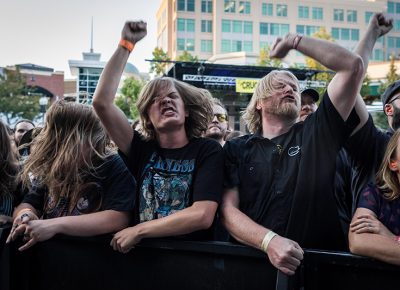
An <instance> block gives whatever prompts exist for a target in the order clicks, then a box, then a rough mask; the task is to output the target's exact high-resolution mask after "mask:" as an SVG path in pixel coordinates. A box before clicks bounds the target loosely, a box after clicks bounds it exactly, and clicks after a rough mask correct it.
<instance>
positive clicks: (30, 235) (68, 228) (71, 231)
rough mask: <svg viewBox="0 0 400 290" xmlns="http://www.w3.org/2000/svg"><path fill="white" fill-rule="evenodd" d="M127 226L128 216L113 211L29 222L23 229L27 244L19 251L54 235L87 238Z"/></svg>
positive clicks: (125, 213) (124, 213)
mask: <svg viewBox="0 0 400 290" xmlns="http://www.w3.org/2000/svg"><path fill="white" fill-rule="evenodd" d="M128 225H129V214H128V213H127V212H119V211H115V210H104V211H100V212H96V213H91V214H85V215H78V216H64V217H58V218H53V219H46V220H31V221H28V222H27V225H26V229H25V235H26V236H27V237H26V238H25V239H26V240H27V243H26V244H24V245H23V246H22V247H21V248H20V249H19V250H20V251H23V250H26V249H28V248H30V247H31V246H33V245H34V244H36V243H37V242H41V241H46V240H48V239H50V238H52V237H53V236H54V235H56V234H65V235H70V236H80V237H89V236H96V235H101V234H106V233H110V232H115V231H118V230H120V229H122V228H124V227H127V226H128Z"/></svg>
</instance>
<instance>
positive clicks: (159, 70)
mask: <svg viewBox="0 0 400 290" xmlns="http://www.w3.org/2000/svg"><path fill="white" fill-rule="evenodd" d="M152 60H153V61H152V62H151V63H150V72H151V73H152V72H154V73H155V74H156V75H163V74H165V68H166V67H167V64H168V62H167V61H169V60H171V59H170V58H169V57H168V55H167V53H166V52H164V50H163V49H162V48H160V47H156V48H154V50H153V59H152Z"/></svg>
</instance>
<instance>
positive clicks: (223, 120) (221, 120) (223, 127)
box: [205, 98, 228, 146]
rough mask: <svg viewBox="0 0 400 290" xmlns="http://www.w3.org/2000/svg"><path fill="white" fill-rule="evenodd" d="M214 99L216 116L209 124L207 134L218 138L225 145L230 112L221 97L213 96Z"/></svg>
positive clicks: (209, 136)
mask: <svg viewBox="0 0 400 290" xmlns="http://www.w3.org/2000/svg"><path fill="white" fill-rule="evenodd" d="M212 101H213V111H214V117H213V119H212V121H211V123H210V124H208V128H207V132H206V134H205V136H206V137H208V138H212V139H215V140H217V141H218V143H219V144H221V146H224V144H225V139H224V137H225V135H226V133H227V130H228V112H227V111H226V109H225V106H224V105H223V104H222V102H221V101H220V100H219V99H216V98H213V99H212Z"/></svg>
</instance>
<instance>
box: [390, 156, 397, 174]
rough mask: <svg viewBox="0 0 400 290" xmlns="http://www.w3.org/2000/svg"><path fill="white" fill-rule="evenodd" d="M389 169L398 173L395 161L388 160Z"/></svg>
mask: <svg viewBox="0 0 400 290" xmlns="http://www.w3.org/2000/svg"><path fill="white" fill-rule="evenodd" d="M389 169H390V170H392V171H398V166H397V161H396V160H393V159H392V160H390V163H389Z"/></svg>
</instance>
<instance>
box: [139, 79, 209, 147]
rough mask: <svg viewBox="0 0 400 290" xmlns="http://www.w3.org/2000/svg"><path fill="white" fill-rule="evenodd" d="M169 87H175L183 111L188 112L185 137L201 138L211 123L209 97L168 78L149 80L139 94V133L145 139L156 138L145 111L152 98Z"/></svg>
mask: <svg viewBox="0 0 400 290" xmlns="http://www.w3.org/2000/svg"><path fill="white" fill-rule="evenodd" d="M171 87H175V89H176V90H177V91H178V93H179V95H180V96H181V98H182V100H183V103H184V105H185V109H186V110H187V111H188V112H189V117H187V118H186V120H185V131H186V135H187V137H188V138H189V139H191V138H193V137H201V136H202V135H203V133H204V132H205V131H206V130H207V126H208V123H209V122H211V120H212V116H213V107H212V102H211V99H210V97H209V95H208V94H207V93H204V90H201V89H198V88H196V87H194V86H192V85H189V84H187V83H184V82H181V81H178V80H176V79H173V78H169V77H161V78H155V79H153V80H151V81H150V82H148V83H147V84H146V85H145V86H144V87H143V89H142V91H141V92H140V96H139V99H138V101H137V103H136V105H137V108H138V111H139V114H140V122H141V125H142V132H141V133H142V134H143V135H144V137H145V138H146V139H155V138H156V136H155V130H154V127H153V125H152V124H151V122H150V119H149V116H148V114H147V111H148V109H149V108H150V106H151V104H152V102H153V100H154V98H156V97H157V96H158V95H159V94H160V92H161V91H163V90H168V89H170V88H171Z"/></svg>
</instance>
